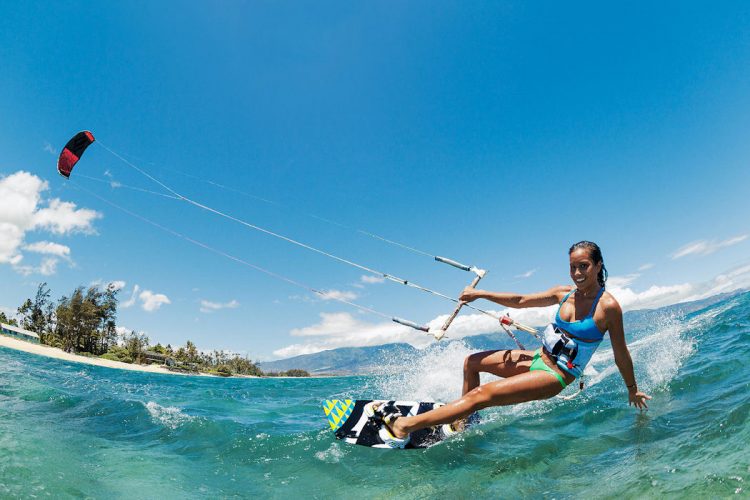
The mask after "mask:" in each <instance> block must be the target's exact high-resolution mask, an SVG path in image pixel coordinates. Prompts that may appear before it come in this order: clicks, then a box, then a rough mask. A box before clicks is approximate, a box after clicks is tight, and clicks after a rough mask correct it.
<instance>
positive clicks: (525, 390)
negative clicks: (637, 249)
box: [365, 241, 651, 447]
mask: <svg viewBox="0 0 750 500" xmlns="http://www.w3.org/2000/svg"><path fill="white" fill-rule="evenodd" d="M568 254H569V256H570V277H571V278H572V279H573V283H575V286H557V287H554V288H550V289H549V290H547V291H546V292H541V293H534V294H529V295H519V294H513V293H495V292H487V291H483V290H475V289H473V288H466V289H465V290H464V291H463V293H462V294H461V297H460V300H462V301H465V302H472V301H474V300H476V299H486V300H489V301H492V302H495V303H497V304H500V305H502V306H505V307H512V308H525V307H545V306H551V305H555V304H559V309H558V311H557V315H556V317H555V323H554V324H551V325H549V326H548V327H547V329H546V330H545V331H544V337H543V347H541V348H539V349H537V350H536V351H523V350H505V351H485V352H480V353H476V354H472V355H470V356H468V357H467V358H466V360H465V362H464V382H463V393H462V394H463V396H462V397H461V398H460V399H458V400H456V401H453V402H451V403H448V404H446V405H444V406H441V407H439V408H436V409H434V410H432V411H429V412H427V413H423V414H421V415H416V416H413V417H404V416H402V415H401V414H400V413H399V410H398V409H397V408H396V407H394V406H388V405H385V404H384V403H383V402H375V403H371V405H370V406H369V407H368V408H366V409H365V411H366V412H367V413H368V414H369V415H371V416H372V418H375V419H377V420H379V421H381V422H382V424H383V425H382V427H381V431H380V437H381V438H382V439H383V440H384V441H385V442H386V444H388V445H390V446H392V447H403V446H405V445H406V444H407V443H408V440H409V433H411V432H414V431H417V430H419V429H424V428H425V427H431V426H435V425H439V424H447V425H443V431H444V433H446V434H451V433H453V432H455V430H454V429H453V427H452V425H451V424H452V423H454V422H459V421H461V420H462V419H465V418H466V417H468V416H469V415H470V414H472V413H474V412H475V411H477V410H481V409H482V408H487V407H490V406H504V405H512V404H517V403H524V402H526V401H534V400H537V399H547V398H551V397H553V396H555V395H557V394H559V393H560V391H562V390H563V389H564V388H565V387H566V386H567V385H569V384H570V383H571V382H573V381H574V380H575V379H576V378H577V377H579V376H581V374H582V373H583V369H584V368H585V366H586V364H587V363H588V361H589V360H590V359H591V356H592V355H593V353H594V351H595V350H596V348H597V347H598V346H599V344H600V343H601V340H602V339H603V338H604V334H605V333H609V338H610V341H611V343H612V351H613V352H614V357H615V363H616V364H617V368H618V369H619V370H620V374H621V375H622V378H623V380H624V381H625V385H626V386H627V389H628V399H629V402H630V403H629V404H632V405H634V406H635V407H636V408H639V409H647V408H648V405H647V404H646V400H648V399H651V397H650V396H648V395H646V394H645V393H643V392H640V391H638V385H637V383H636V380H635V374H634V373H633V361H632V360H631V358H630V352H629V351H628V347H627V345H626V344H625V332H624V330H623V325H622V309H621V308H620V304H618V303H617V300H615V298H614V297H613V296H612V295H610V294H609V293H608V292H606V291H604V283H605V281H606V279H607V270H606V268H605V267H604V260H603V259H602V253H601V250H600V248H599V246H598V245H597V244H595V243H591V242H590V241H581V242H579V243H576V244H575V245H573V246H572V247H571V248H570V250H569V252H568ZM480 372H486V373H492V374H493V375H497V376H498V377H502V379H501V380H496V381H494V382H489V383H487V384H484V385H479V373H480Z"/></svg>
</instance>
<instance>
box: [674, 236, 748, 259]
mask: <svg viewBox="0 0 750 500" xmlns="http://www.w3.org/2000/svg"><path fill="white" fill-rule="evenodd" d="M747 237H748V235H747V234H742V235H739V236H735V237H733V238H729V239H727V240H724V241H716V240H710V241H709V240H699V241H694V242H692V243H688V244H687V245H685V246H683V247H681V248H679V249H677V250H676V251H675V252H674V253H673V254H672V259H673V260H676V259H680V258H682V257H685V256H688V255H710V254H712V253H714V252H716V251H717V250H720V249H722V248H725V247H730V246H732V245H736V244H738V243H741V242H743V241H745V240H746V239H747Z"/></svg>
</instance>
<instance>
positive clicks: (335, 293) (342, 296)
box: [318, 290, 359, 302]
mask: <svg viewBox="0 0 750 500" xmlns="http://www.w3.org/2000/svg"><path fill="white" fill-rule="evenodd" d="M318 297H320V298H321V299H323V300H347V301H350V302H351V301H352V300H356V298H357V297H359V295H357V294H356V293H354V292H347V291H343V290H324V291H323V295H318Z"/></svg>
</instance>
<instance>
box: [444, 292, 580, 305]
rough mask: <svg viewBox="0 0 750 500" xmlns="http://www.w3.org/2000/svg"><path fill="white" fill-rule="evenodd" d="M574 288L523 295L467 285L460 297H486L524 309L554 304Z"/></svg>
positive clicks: (469, 298)
mask: <svg viewBox="0 0 750 500" xmlns="http://www.w3.org/2000/svg"><path fill="white" fill-rule="evenodd" d="M572 289H573V287H571V286H555V287H552V288H550V289H549V290H545V291H544V292H538V293H530V294H526V295H522V294H518V293H503V292H488V291H486V290H476V289H474V288H470V287H466V288H465V289H464V291H463V293H461V296H460V297H459V298H458V299H459V300H462V301H464V302H472V301H474V300H477V299H485V300H489V301H491V302H494V303H496V304H500V305H501V306H505V307H513V308H515V309H523V308H525V307H545V306H554V305H555V304H557V303H558V302H560V300H562V297H563V296H564V295H565V294H566V293H568V292H569V291H571V290H572Z"/></svg>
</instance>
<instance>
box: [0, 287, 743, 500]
mask: <svg viewBox="0 0 750 500" xmlns="http://www.w3.org/2000/svg"><path fill="white" fill-rule="evenodd" d="M627 326H628V325H627V323H626V327H627ZM627 336H628V342H629V346H630V350H631V353H632V355H633V360H634V363H635V367H636V375H637V378H638V381H639V386H640V388H641V389H642V390H644V391H645V392H647V393H649V394H650V395H652V396H653V400H652V401H650V403H649V406H650V409H649V411H647V412H643V413H641V412H639V411H636V410H635V409H633V408H632V407H628V404H627V392H626V389H625V387H624V384H623V382H622V379H621V378H620V376H619V373H618V372H617V369H616V367H615V366H614V362H613V358H612V351H611V349H610V348H609V343H608V341H606V340H605V342H604V343H603V344H602V347H601V348H600V350H599V351H598V352H597V354H596V356H595V357H594V359H593V360H592V363H591V365H590V369H589V370H588V373H587V378H586V381H587V386H588V387H587V388H586V390H585V391H584V392H583V393H582V394H581V395H580V396H578V397H576V398H575V399H572V400H570V401H565V400H562V399H559V398H555V399H550V400H546V401H537V402H532V403H527V404H523V405H518V406H514V407H504V408H495V409H489V410H485V411H483V412H482V418H483V423H482V424H481V425H479V426H477V427H475V428H472V429H471V430H469V431H467V432H465V433H464V434H462V435H460V436H458V437H456V438H454V439H451V440H449V441H446V442H443V443H440V444H437V445H435V446H433V447H431V448H428V449H426V450H408V451H391V450H377V449H370V448H365V447H360V446H351V445H346V444H343V443H341V442H338V441H336V440H335V439H334V437H333V433H332V432H331V430H330V428H329V427H328V423H327V421H326V418H325V416H324V414H323V411H322V409H321V401H322V400H324V399H327V398H401V399H418V400H438V401H446V400H450V399H453V398H455V397H457V396H458V395H459V392H460V383H461V366H462V362H463V358H464V357H465V356H466V355H467V354H469V353H470V351H469V350H468V348H467V347H466V346H464V345H462V344H460V343H452V344H447V345H446V346H445V347H444V348H439V349H433V350H430V352H429V353H427V354H424V355H415V356H414V358H413V359H410V360H404V359H399V360H394V363H393V366H392V367H389V368H388V367H386V368H388V369H386V370H385V373H388V375H383V376H367V377H364V376H359V377H335V378H315V379H221V378H207V377H179V376H170V375H161V374H150V373H141V372H128V371H120V370H113V369H107V368H100V367H94V366H87V365H81V364H76V363H68V362H64V361H59V360H54V359H48V358H44V357H39V356H35V355H32V354H27V353H23V352H18V351H13V350H8V349H2V348H0V366H2V369H1V370H0V497H2V498H38V497H52V498H82V497H83V498H107V499H112V498H128V499H131V498H159V499H164V498H251V497H257V498H431V497H438V496H439V497H442V498H471V497H479V496H480V495H481V496H482V497H483V498H517V497H524V498H558V499H563V498H611V497H623V498H664V497H673V498H705V497H710V498H717V497H719V498H721V497H746V498H750V485H748V484H747V482H748V481H750V420H749V419H748V414H749V413H750V370H748V368H747V367H746V366H745V364H746V362H747V360H748V359H750V293H743V294H740V295H737V296H734V297H731V298H729V299H726V300H723V301H721V302H718V303H715V304H713V305H711V306H709V307H706V308H705V309H702V310H698V311H694V312H692V313H690V314H678V313H664V314H663V315H660V316H659V315H656V316H654V319H653V320H652V321H651V322H649V323H648V324H645V325H640V326H638V327H637V328H631V329H629V330H628V332H627ZM485 380H489V379H485ZM568 390H570V391H572V390H573V388H569V389H566V391H568Z"/></svg>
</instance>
